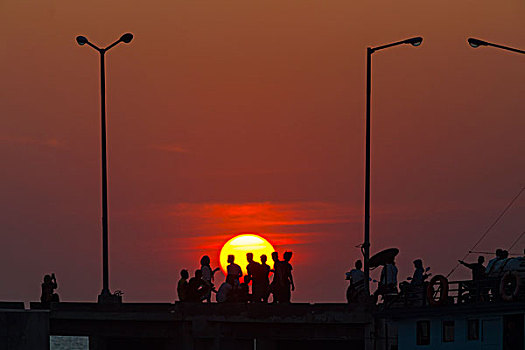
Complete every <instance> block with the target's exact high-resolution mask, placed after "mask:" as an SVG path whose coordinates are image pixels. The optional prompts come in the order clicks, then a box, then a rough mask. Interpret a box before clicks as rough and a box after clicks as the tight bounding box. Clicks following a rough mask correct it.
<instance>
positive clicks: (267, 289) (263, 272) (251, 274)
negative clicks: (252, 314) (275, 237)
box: [177, 252, 295, 303]
mask: <svg viewBox="0 0 525 350" xmlns="http://www.w3.org/2000/svg"><path fill="white" fill-rule="evenodd" d="M246 259H247V261H248V265H247V266H246V271H247V274H246V275H244V277H243V272H242V268H241V267H240V266H239V265H237V264H236V263H235V256H234V255H228V266H227V267H226V280H225V281H224V282H223V283H222V284H221V285H220V286H219V289H218V290H217V289H215V286H214V283H213V282H214V275H215V272H217V271H218V270H219V268H218V267H217V268H215V269H212V267H211V265H210V258H209V256H207V255H204V256H203V257H202V258H201V268H200V269H199V270H196V271H195V275H194V277H192V278H191V279H189V281H188V278H189V273H188V271H187V270H181V272H180V275H181V278H180V280H179V282H178V283H177V295H178V297H179V300H180V301H187V302H202V301H207V302H211V293H212V292H214V293H216V297H215V299H216V301H217V302H218V303H225V302H252V303H259V302H262V303H267V302H268V300H269V297H270V295H273V302H274V303H289V302H290V301H291V292H292V291H293V290H295V285H294V281H293V276H292V265H291V264H290V260H291V259H292V252H285V253H284V254H283V260H279V254H278V253H277V252H273V253H272V260H273V269H271V267H270V265H268V264H267V263H266V262H267V261H268V258H267V256H266V255H264V254H263V255H261V256H260V262H256V261H255V260H254V259H253V253H247V254H246ZM271 272H273V279H272V282H271V283H270V273H271ZM250 282H251V285H252V290H251V293H250V287H249V284H250Z"/></svg>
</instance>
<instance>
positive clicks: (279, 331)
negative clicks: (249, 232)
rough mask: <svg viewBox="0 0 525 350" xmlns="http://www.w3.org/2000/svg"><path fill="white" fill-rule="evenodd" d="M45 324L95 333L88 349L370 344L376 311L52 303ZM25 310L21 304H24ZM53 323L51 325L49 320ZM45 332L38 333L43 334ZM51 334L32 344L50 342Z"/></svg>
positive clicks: (60, 332) (64, 331) (61, 331)
mask: <svg viewBox="0 0 525 350" xmlns="http://www.w3.org/2000/svg"><path fill="white" fill-rule="evenodd" d="M40 308H41V306H40V304H39V303H31V310H25V312H26V313H37V314H38V315H41V319H40V320H39V322H40V326H39V327H37V328H38V329H40V330H41V331H40V332H39V334H40V333H42V332H43V334H44V335H46V333H45V330H46V329H48V332H49V333H48V335H54V336H85V337H89V349H93V350H95V349H96V350H100V349H184V350H186V349H192V350H193V349H195V350H201V349H202V350H219V349H228V350H237V349H239V350H241V349H242V350H244V349H246V350H248V349H250V350H252V349H259V350H266V349H268V350H269V349H286V350H291V349H301V350H308V349H335V350H337V349H372V348H373V344H372V341H371V332H373V324H374V322H373V318H372V314H371V313H370V312H365V311H364V310H357V309H356V308H355V307H352V306H350V305H348V304H289V305H283V304H281V305H272V304H262V303H261V304H241V303H238V304H237V303H231V304H200V303H198V304H193V303H176V304H153V303H148V304H135V303H123V304H114V305H107V304H105V305H101V304H96V303H54V304H51V306H50V309H49V310H47V311H44V310H39V309H40ZM21 311H23V310H21ZM46 327H47V328H46ZM43 338H45V336H44V337H42V336H40V337H39V338H38V339H40V340H42V339H43ZM48 346H49V337H47V342H46V341H45V340H44V343H41V344H39V346H38V347H35V346H34V344H33V345H32V346H30V347H23V346H22V347H2V345H1V344H0V349H3V348H6V349H40V348H41V349H47V348H48Z"/></svg>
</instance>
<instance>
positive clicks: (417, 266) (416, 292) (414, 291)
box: [399, 259, 430, 303]
mask: <svg viewBox="0 0 525 350" xmlns="http://www.w3.org/2000/svg"><path fill="white" fill-rule="evenodd" d="M413 264H414V274H413V275H412V277H409V278H408V280H410V283H408V282H401V283H400V284H399V289H400V290H401V294H402V295H404V296H405V298H406V299H405V300H408V301H410V302H411V303H413V302H419V303H424V302H425V300H426V299H425V293H426V286H425V280H426V279H427V278H428V276H430V274H426V273H425V272H426V270H425V268H424V267H423V261H422V260H421V259H416V260H414V261H413ZM427 270H428V268H427Z"/></svg>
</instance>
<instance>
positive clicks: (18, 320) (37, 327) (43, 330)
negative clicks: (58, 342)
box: [0, 309, 49, 350]
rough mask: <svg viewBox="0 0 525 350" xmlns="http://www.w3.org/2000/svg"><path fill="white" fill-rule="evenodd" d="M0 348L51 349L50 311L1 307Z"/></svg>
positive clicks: (13, 349) (17, 349)
mask: <svg viewBox="0 0 525 350" xmlns="http://www.w3.org/2000/svg"><path fill="white" fill-rule="evenodd" d="M0 349H5V350H36V349H38V350H40V349H43V350H45V349H49V313H48V312H45V311H29V310H6V309H0Z"/></svg>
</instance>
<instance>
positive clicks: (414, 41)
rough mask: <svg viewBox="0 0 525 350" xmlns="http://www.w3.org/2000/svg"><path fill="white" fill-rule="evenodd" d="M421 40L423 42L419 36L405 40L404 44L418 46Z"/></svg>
mask: <svg viewBox="0 0 525 350" xmlns="http://www.w3.org/2000/svg"><path fill="white" fill-rule="evenodd" d="M422 42H423V38H422V37H420V36H417V37H415V38H410V39H407V40H405V44H410V45H412V46H419V45H421V43H422Z"/></svg>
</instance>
